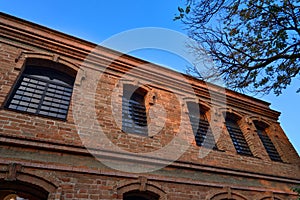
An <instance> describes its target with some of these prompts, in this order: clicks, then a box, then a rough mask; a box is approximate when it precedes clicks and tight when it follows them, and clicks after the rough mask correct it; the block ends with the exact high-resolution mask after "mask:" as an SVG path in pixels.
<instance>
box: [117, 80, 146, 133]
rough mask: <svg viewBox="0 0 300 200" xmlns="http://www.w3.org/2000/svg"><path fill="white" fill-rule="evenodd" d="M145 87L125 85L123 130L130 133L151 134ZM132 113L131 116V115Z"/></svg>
mask: <svg viewBox="0 0 300 200" xmlns="http://www.w3.org/2000/svg"><path fill="white" fill-rule="evenodd" d="M147 93H148V91H147V90H145V89H144V88H141V87H137V86H134V85H130V84H124V85H123V95H122V131H123V132H125V133H128V134H135V135H139V136H149V130H148V116H147V107H146V95H147ZM130 115H131V116H130Z"/></svg>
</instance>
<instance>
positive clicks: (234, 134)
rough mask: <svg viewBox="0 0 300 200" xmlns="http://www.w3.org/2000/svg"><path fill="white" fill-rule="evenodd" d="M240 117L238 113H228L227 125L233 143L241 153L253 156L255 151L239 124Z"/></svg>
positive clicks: (226, 117)
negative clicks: (252, 149)
mask: <svg viewBox="0 0 300 200" xmlns="http://www.w3.org/2000/svg"><path fill="white" fill-rule="evenodd" d="M239 120H240V119H239V117H237V116H236V115H233V114H230V113H226V116H225V127H226V130H227V132H228V133H229V136H230V138H231V141H232V144H233V146H234V148H235V150H236V152H237V153H238V154H239V155H244V156H251V157H253V156H254V155H253V153H252V151H251V149H250V146H249V144H248V142H247V140H246V138H245V135H244V133H243V131H242V130H241V127H240V125H239V123H238V122H239Z"/></svg>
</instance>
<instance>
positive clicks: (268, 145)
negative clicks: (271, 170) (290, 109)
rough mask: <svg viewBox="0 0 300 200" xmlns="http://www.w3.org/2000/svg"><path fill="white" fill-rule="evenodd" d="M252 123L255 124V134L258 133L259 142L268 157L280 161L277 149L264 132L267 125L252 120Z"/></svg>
mask: <svg viewBox="0 0 300 200" xmlns="http://www.w3.org/2000/svg"><path fill="white" fill-rule="evenodd" d="M254 124H255V127H256V130H257V134H258V136H259V138H260V140H261V142H262V143H263V145H264V147H265V149H266V151H267V153H268V155H269V157H270V159H271V160H273V161H278V162H282V160H281V158H280V155H279V153H278V151H277V150H276V148H275V146H274V144H273V142H272V141H271V140H270V138H269V136H268V134H267V132H266V129H267V127H268V125H266V124H264V123H262V122H258V121H254Z"/></svg>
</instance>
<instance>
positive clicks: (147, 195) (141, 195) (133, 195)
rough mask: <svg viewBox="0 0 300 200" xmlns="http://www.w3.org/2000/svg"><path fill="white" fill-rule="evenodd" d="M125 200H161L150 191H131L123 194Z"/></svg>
mask: <svg viewBox="0 0 300 200" xmlns="http://www.w3.org/2000/svg"><path fill="white" fill-rule="evenodd" d="M123 200H159V195H157V194H155V193H153V192H150V191H138V190H135V191H129V192H126V193H124V194H123Z"/></svg>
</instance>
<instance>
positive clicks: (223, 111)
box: [218, 107, 244, 120]
mask: <svg viewBox="0 0 300 200" xmlns="http://www.w3.org/2000/svg"><path fill="white" fill-rule="evenodd" d="M218 112H219V113H222V114H223V116H224V120H225V117H226V113H229V114H232V115H235V116H237V117H238V118H239V119H242V118H243V117H244V115H242V114H241V113H239V112H238V111H236V110H232V109H231V108H223V107H222V108H219V110H218Z"/></svg>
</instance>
